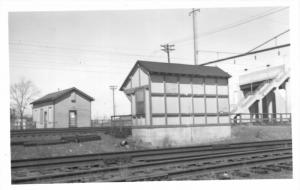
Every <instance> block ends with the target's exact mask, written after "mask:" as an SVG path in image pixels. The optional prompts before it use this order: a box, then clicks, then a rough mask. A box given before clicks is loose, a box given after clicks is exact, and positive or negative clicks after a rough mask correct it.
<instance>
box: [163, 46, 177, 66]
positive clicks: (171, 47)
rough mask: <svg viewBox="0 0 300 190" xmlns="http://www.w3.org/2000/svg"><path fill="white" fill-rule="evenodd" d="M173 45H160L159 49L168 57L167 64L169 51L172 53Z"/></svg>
mask: <svg viewBox="0 0 300 190" xmlns="http://www.w3.org/2000/svg"><path fill="white" fill-rule="evenodd" d="M174 46H175V45H174V44H172V45H169V44H164V45H160V47H162V48H163V49H161V50H162V51H164V52H166V53H167V55H168V63H170V51H174V50H175V49H174Z"/></svg>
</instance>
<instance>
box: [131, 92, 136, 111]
mask: <svg viewBox="0 0 300 190" xmlns="http://www.w3.org/2000/svg"><path fill="white" fill-rule="evenodd" d="M131 100H132V101H131V114H132V115H135V114H136V106H135V95H132V96H131Z"/></svg>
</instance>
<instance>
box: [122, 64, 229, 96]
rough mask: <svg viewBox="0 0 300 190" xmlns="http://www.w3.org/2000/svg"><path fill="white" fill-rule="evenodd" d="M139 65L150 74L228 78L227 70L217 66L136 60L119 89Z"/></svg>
mask: <svg viewBox="0 0 300 190" xmlns="http://www.w3.org/2000/svg"><path fill="white" fill-rule="evenodd" d="M138 66H140V67H141V68H142V69H144V70H146V71H147V72H148V73H150V74H170V75H191V76H202V77H222V78H230V77H231V75H229V74H228V73H227V72H225V71H223V70H222V69H220V68H219V67H211V66H202V65H188V64H178V63H171V64H169V63H164V62H152V61H140V60H138V61H137V62H136V64H135V65H134V67H133V68H132V70H131V71H130V73H129V74H128V76H127V77H126V79H125V81H124V83H123V84H122V86H121V88H120V90H122V88H123V87H124V86H125V85H126V83H127V81H128V79H129V77H130V76H131V75H132V74H133V72H134V71H135V70H136V68H137V67H138Z"/></svg>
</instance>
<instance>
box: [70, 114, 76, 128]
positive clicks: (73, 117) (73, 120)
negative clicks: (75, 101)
mask: <svg viewBox="0 0 300 190" xmlns="http://www.w3.org/2000/svg"><path fill="white" fill-rule="evenodd" d="M69 127H77V112H76V111H75V110H70V111H69Z"/></svg>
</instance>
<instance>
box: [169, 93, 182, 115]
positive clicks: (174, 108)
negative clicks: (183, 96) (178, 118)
mask: <svg viewBox="0 0 300 190" xmlns="http://www.w3.org/2000/svg"><path fill="white" fill-rule="evenodd" d="M167 113H179V101H178V97H167Z"/></svg>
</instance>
